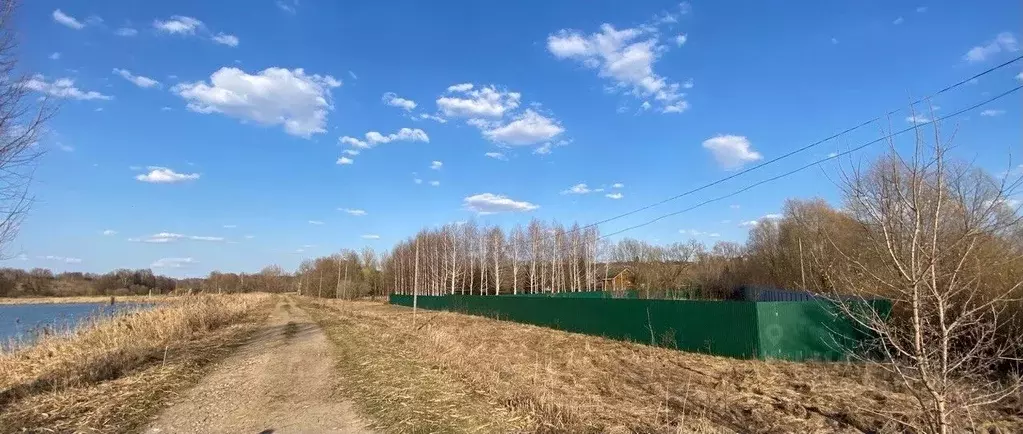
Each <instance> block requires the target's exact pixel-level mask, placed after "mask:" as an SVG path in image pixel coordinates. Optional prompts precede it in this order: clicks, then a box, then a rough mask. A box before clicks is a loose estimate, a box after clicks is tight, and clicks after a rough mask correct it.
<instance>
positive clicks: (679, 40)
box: [675, 33, 689, 47]
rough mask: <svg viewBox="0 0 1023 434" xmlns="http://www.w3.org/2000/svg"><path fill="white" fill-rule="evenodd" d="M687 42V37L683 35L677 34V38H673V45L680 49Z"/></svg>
mask: <svg viewBox="0 0 1023 434" xmlns="http://www.w3.org/2000/svg"><path fill="white" fill-rule="evenodd" d="M688 40H689V36H687V35H686V34H685V33H679V34H678V36H675V45H677V46H679V47H681V46H683V45H685V44H686V41H688Z"/></svg>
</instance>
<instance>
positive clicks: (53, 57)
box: [50, 51, 60, 60]
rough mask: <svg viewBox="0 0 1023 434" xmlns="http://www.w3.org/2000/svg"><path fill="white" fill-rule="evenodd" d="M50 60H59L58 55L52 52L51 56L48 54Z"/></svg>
mask: <svg viewBox="0 0 1023 434" xmlns="http://www.w3.org/2000/svg"><path fill="white" fill-rule="evenodd" d="M50 60H60V53H59V52H56V51H54V52H53V54H50Z"/></svg>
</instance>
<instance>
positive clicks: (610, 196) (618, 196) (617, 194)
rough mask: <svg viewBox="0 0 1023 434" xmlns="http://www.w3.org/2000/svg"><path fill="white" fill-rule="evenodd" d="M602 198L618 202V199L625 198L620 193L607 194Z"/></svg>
mask: <svg viewBox="0 0 1023 434" xmlns="http://www.w3.org/2000/svg"><path fill="white" fill-rule="evenodd" d="M604 197H606V198H608V199H615V200H618V199H621V198H623V197H625V195H623V194H621V193H608V194H605V195H604Z"/></svg>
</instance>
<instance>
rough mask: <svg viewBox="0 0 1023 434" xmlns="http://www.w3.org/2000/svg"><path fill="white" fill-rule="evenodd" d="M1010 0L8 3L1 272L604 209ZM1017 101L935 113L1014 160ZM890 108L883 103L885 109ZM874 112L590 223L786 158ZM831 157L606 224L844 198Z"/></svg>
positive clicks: (681, 234) (670, 185)
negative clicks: (35, 159) (28, 182)
mask: <svg viewBox="0 0 1023 434" xmlns="http://www.w3.org/2000/svg"><path fill="white" fill-rule="evenodd" d="M1020 9H1021V6H1020V3H1019V2H1017V1H1012V0H1006V1H992V2H985V4H984V5H983V6H980V5H975V4H972V3H969V2H953V1H947V2H930V1H925V2H918V3H913V2H880V1H878V2H693V3H692V4H682V5H680V4H679V3H678V2H671V1H650V2H618V1H560V2H539V1H525V2H451V3H448V4H441V3H440V2H420V1H397V2H362V3H359V4H356V3H354V2H338V1H326V0H298V1H296V0H280V1H276V2H275V1H272V0H267V1H248V2H209V1H177V2H160V3H158V2H135V1H120V0H110V1H104V2H72V1H67V0H64V1H56V0H38V1H26V2H23V5H22V7H21V8H20V11H19V16H18V22H17V25H18V28H19V32H20V34H21V47H20V56H21V68H22V69H23V70H24V72H26V73H27V74H29V75H31V76H33V78H32V82H31V83H30V86H32V87H33V88H34V89H36V90H37V91H38V92H40V93H46V94H49V95H51V97H53V98H54V99H55V100H59V102H60V104H61V110H60V113H59V115H58V116H57V117H56V118H55V119H53V120H52V122H51V123H50V125H49V132H48V133H47V134H46V135H45V136H44V137H43V138H42V139H41V140H40V145H39V146H43V147H44V148H45V149H47V150H48V154H47V155H46V156H45V158H44V159H43V160H42V161H41V163H40V166H39V168H38V169H37V171H36V173H35V177H36V180H35V184H34V186H33V189H32V192H33V194H34V195H35V197H36V199H37V201H38V202H37V203H36V204H35V206H34V207H33V209H32V211H31V214H30V215H29V216H28V218H27V220H26V221H25V222H24V225H23V227H22V228H21V232H20V235H19V236H18V238H17V239H16V240H15V241H14V243H12V244H11V245H10V246H9V247H8V249H7V254H8V255H11V256H13V258H12V259H10V260H8V261H6V263H7V264H6V265H7V266H16V267H26V268H29V267H36V266H42V267H48V268H52V269H55V270H81V271H94V272H105V271H107V270H110V269H112V268H118V267H129V268H140V267H150V266H152V267H154V269H156V271H157V272H160V273H165V274H170V275H176V276H198V275H204V274H206V273H207V272H209V271H210V270H214V269H220V270H230V271H257V270H258V269H259V268H260V267H262V266H263V265H266V264H270V263H277V264H280V265H282V266H284V267H285V268H287V269H293V268H294V267H296V266H297V264H298V263H299V262H300V261H301V260H302V259H303V258H306V257H313V256H319V255H324V254H329V253H330V252H333V251H336V250H338V249H340V248H358V247H361V246H363V245H370V246H373V247H375V248H377V249H380V250H382V249H387V248H389V247H390V246H391V245H392V243H394V242H395V241H398V240H400V239H403V238H405V237H407V236H409V235H411V234H412V233H414V232H415V231H416V230H417V229H418V228H420V227H422V226H425V225H437V224H443V223H447V222H454V221H464V220H467V219H470V218H475V219H476V220H478V221H480V222H482V223H487V224H500V225H513V224H515V223H517V222H526V221H528V219H530V218H532V217H538V218H542V219H548V220H549V219H557V220H559V221H561V222H566V223H570V222H572V221H578V222H580V223H588V222H592V221H596V220H601V219H604V218H607V217H609V216H613V215H616V214H619V213H622V212H626V211H629V210H632V209H635V208H638V207H640V206H643V205H646V204H649V203H652V202H656V201H659V200H661V199H664V198H666V197H670V196H672V195H675V194H677V193H679V192H681V191H684V190H687V189H689V188H692V187H695V186H698V185H701V184H703V183H706V182H709V181H713V180H715V179H718V178H721V177H723V176H727V175H728V174H730V173H734V171H735V170H738V169H740V168H742V167H748V166H749V165H752V164H756V163H757V162H758V161H763V160H764V159H770V158H772V157H774V156H777V155H779V154H782V153H784V152H786V151H788V150H791V149H793V148H796V147H800V146H803V145H806V144H808V143H810V142H813V141H815V140H818V139H821V138H824V137H827V136H829V135H831V134H833V133H834V132H837V131H840V130H843V129H845V128H847V127H849V126H852V125H855V124H857V123H859V122H862V121H863V120H866V119H870V118H872V117H874V116H877V115H880V114H883V113H884V112H885V111H887V110H891V109H895V108H899V107H900V106H904V105H905V104H907V103H908V102H909V101H911V100H912V99H914V98H916V97H920V96H924V95H927V94H929V93H932V92H934V91H936V90H938V89H940V88H942V87H944V86H945V85H947V84H951V83H954V82H956V81H959V80H960V79H963V78H965V77H969V76H971V75H973V74H976V73H978V72H981V71H983V70H985V69H987V68H990V67H991V66H994V65H997V64H998V63H1001V62H1004V61H1006V60H1009V59H1012V58H1014V57H1015V56H1018V55H1019V51H1018V50H1019V48H1018V42H1017V39H1018V38H1019V36H1020V22H1019V17H1020V16H1021V14H1023V11H1021V10H1020ZM1020 71H1021V68H1020V64H1019V63H1017V64H1015V65H1012V66H1010V67H1008V68H1004V69H1002V70H999V71H996V72H994V73H992V74H990V75H987V76H985V77H983V78H982V79H980V80H978V81H977V82H976V83H972V84H969V85H965V86H962V87H960V88H958V89H956V90H955V91H953V92H949V93H946V94H944V95H942V96H941V97H940V98H937V99H936V100H935V101H934V105H938V106H940V109H939V110H938V111H937V113H938V114H939V115H940V114H941V113H948V112H951V111H954V110H956V109H958V108H960V107H963V106H968V105H970V104H972V103H975V102H978V101H980V100H982V99H984V98H985V97H987V96H990V95H994V94H997V93H1000V92H1002V91H1005V90H1007V89H1011V88H1012V87H1014V86H1017V85H1018V84H1019V81H1017V78H1016V75H1017V74H1020ZM35 74H38V75H35ZM1020 101H1021V99H1020V96H1019V94H1018V93H1017V94H1014V95H1011V96H1009V97H1007V98H1003V99H1001V100H999V101H996V102H994V103H992V104H991V105H990V106H986V107H984V108H983V109H986V110H993V111H990V112H987V113H984V114H982V113H981V109H978V110H976V113H966V114H964V116H962V117H960V118H958V119H957V121H956V122H957V124H956V125H951V124H950V125H946V127H949V128H951V127H957V128H958V133H957V141H956V144H957V146H958V147H957V148H956V151H955V152H956V153H957V154H959V155H960V156H962V157H964V158H969V159H971V160H974V161H976V162H977V163H978V164H980V165H982V166H984V167H987V168H989V169H990V170H992V171H993V172H999V171H1004V170H1006V168H1007V167H1009V163H1008V162H1007V160H1008V156H1009V155H1010V154H1011V155H1013V156H1014V161H1018V160H1019V159H1020V158H1023V155H1021V154H1023V153H1021V152H1020V151H1021V147H1020V137H1023V131H1021V128H1020V119H1021V113H1020ZM907 116H908V114H906V113H905V112H900V113H897V114H895V115H893V117H892V119H891V126H892V128H896V129H898V128H903V127H905V126H906V125H907V120H906V117H907ZM883 126H884V125H881V124H872V125H870V126H867V127H865V128H863V129H861V130H858V131H856V132H853V133H850V134H848V135H845V136H843V137H841V138H840V139H839V140H836V141H832V142H828V143H825V144H823V145H821V146H819V147H817V148H814V149H812V150H809V151H807V152H805V153H801V154H798V155H796V156H793V157H792V158H788V159H786V160H783V161H781V162H779V163H777V164H774V165H771V166H768V167H765V168H763V169H761V170H758V171H755V172H752V173H750V174H747V175H744V176H741V177H739V178H737V179H735V180H732V181H729V182H726V183H723V184H721V185H719V186H716V187H714V188H711V189H708V190H705V191H702V192H700V193H698V194H694V195H692V196H689V197H686V198H682V199H679V200H677V201H673V202H670V203H668V204H664V205H661V206H658V207H656V208H653V209H651V210H648V211H645V212H642V213H637V214H635V215H632V216H629V217H627V218H623V219H620V220H616V221H613V222H609V223H607V224H606V225H602V226H601V230H602V232H604V233H610V232H613V231H616V230H618V229H621V228H624V227H628V226H631V225H634V224H637V223H640V222H643V221H645V220H648V219H650V218H653V217H656V216H657V215H659V214H662V213H667V212H671V211H676V210H678V209H682V208H686V207H688V206H691V205H692V204H694V203H697V202H699V201H701V200H703V199H706V198H710V197H714V196H717V195H721V194H724V193H728V192H730V191H733V190H735V189H736V188H739V187H741V186H743V185H745V184H748V183H751V182H754V181H756V180H760V179H763V178H765V177H769V176H771V175H774V174H778V173H782V172H785V171H787V170H790V169H792V168H794V167H797V166H800V165H803V164H806V163H808V162H811V161H813V160H815V159H818V158H821V157H824V156H826V155H828V154H829V153H831V152H836V151H839V150H841V149H843V148H847V147H851V146H855V145H857V144H859V143H861V142H863V141H866V140H871V139H873V138H876V137H877V136H879V135H880V134H881V133H880V128H881V127H883ZM883 150H884V148H883V146H874V147H871V148H868V149H866V150H864V151H863V152H858V153H855V154H853V155H852V156H851V158H852V159H853V161H859V160H860V159H869V158H870V157H871V156H873V155H876V154H877V153H878V152H881V151H883ZM356 153H357V155H356ZM846 162H847V163H848V162H849V160H846ZM835 170H836V167H835V164H834V163H828V164H824V165H822V166H821V167H820V168H817V169H811V170H807V171H804V172H802V173H799V174H797V175H794V176H791V177H788V178H785V179H782V180H779V181H778V182H774V183H772V184H770V185H768V186H764V187H761V188H758V189H755V190H752V191H749V192H747V193H744V194H742V195H739V196H736V197H734V198H731V199H729V200H728V201H723V202H720V203H716V204H713V205H709V206H706V207H704V208H701V209H699V210H697V211H693V212H690V213H686V214H682V215H679V216H675V217H671V218H668V219H664V220H662V221H660V222H658V223H656V224H652V225H649V226H645V227H643V228H640V229H636V230H635V231H631V232H629V233H628V234H626V235H628V236H631V237H636V238H640V239H645V240H648V241H654V242H670V241H677V240H683V239H688V238H689V237H696V238H697V239H699V240H701V241H704V242H707V243H712V242H714V241H717V240H735V241H742V240H744V239H745V237H746V231H747V227H746V226H743V225H742V223H743V222H749V221H752V220H756V219H759V218H762V217H763V216H765V215H769V214H773V213H777V212H779V211H780V209H781V205H782V203H783V202H784V200H785V199H786V198H790V197H814V196H820V197H824V198H826V199H828V200H830V201H833V202H835V203H837V201H838V197H837V192H836V190H837V189H836V188H835V185H834V181H833V179H834V178H835V177H834V173H835ZM829 176H830V178H829ZM580 184H585V185H582V186H581V185H580Z"/></svg>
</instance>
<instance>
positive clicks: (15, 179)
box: [0, 0, 54, 259]
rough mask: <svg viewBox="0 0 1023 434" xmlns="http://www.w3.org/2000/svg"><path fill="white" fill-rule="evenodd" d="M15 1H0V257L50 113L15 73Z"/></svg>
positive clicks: (26, 200)
mask: <svg viewBox="0 0 1023 434" xmlns="http://www.w3.org/2000/svg"><path fill="white" fill-rule="evenodd" d="M18 3H19V2H17V1H13V0H8V1H3V2H0V259H2V258H7V257H9V255H7V254H6V253H7V252H6V251H5V250H6V249H5V248H6V247H7V245H8V244H10V243H11V241H13V240H14V238H15V237H16V236H17V234H18V228H19V227H20V225H21V222H22V221H23V220H24V218H25V215H26V213H27V212H28V209H29V207H30V206H31V204H32V197H31V196H30V194H29V191H28V190H29V185H30V183H31V181H32V171H33V169H34V167H35V163H36V162H37V161H38V159H39V157H40V156H41V155H42V151H41V150H39V148H38V147H37V146H36V140H37V139H38V138H39V135H40V134H41V133H42V130H43V127H44V123H45V122H46V120H48V119H49V118H50V116H52V115H53V113H54V110H53V107H52V106H51V105H50V104H49V103H48V101H47V100H46V99H42V100H40V99H38V98H36V97H34V96H33V95H30V93H29V92H30V91H31V89H29V85H28V83H29V80H28V79H26V78H25V77H22V76H19V75H18V72H17V64H18V59H17V57H16V50H17V46H18V44H17V39H16V36H17V34H16V32H15V30H14V13H15V10H16V9H17V6H18Z"/></svg>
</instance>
